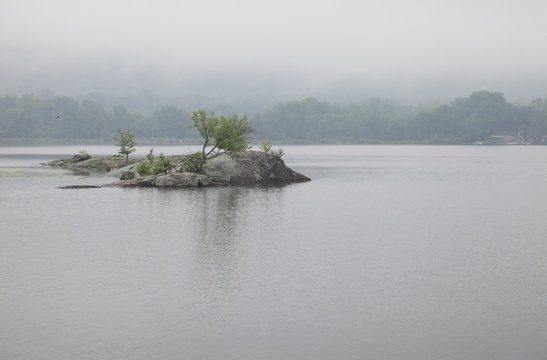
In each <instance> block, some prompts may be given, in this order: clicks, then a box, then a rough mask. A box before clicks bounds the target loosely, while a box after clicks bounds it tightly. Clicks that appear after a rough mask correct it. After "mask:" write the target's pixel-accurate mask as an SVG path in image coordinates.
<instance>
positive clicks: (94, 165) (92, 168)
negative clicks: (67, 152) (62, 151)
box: [43, 154, 138, 174]
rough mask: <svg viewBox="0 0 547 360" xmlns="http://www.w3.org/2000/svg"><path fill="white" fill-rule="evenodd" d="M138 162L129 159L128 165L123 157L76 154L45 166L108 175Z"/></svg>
mask: <svg viewBox="0 0 547 360" xmlns="http://www.w3.org/2000/svg"><path fill="white" fill-rule="evenodd" d="M137 162H138V160H136V159H129V161H128V163H126V162H125V158H124V157H121V156H116V155H111V156H104V157H99V158H91V156H89V155H88V154H76V155H74V156H72V158H70V159H61V160H53V161H49V162H46V163H44V164H43V165H48V166H55V167H63V168H68V169H71V170H74V171H77V172H81V173H88V174H89V173H94V172H95V173H97V172H99V173H108V172H110V171H113V170H115V169H119V168H122V167H125V166H127V165H128V164H135V163H137Z"/></svg>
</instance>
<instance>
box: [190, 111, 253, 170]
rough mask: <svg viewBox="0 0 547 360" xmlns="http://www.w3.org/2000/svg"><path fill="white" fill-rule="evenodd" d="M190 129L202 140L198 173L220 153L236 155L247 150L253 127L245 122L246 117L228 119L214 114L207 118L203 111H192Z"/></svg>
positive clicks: (236, 115)
mask: <svg viewBox="0 0 547 360" xmlns="http://www.w3.org/2000/svg"><path fill="white" fill-rule="evenodd" d="M191 120H192V124H190V126H189V127H190V128H191V129H195V130H197V132H198V133H199V134H200V135H201V137H202V138H203V144H202V145H203V147H202V149H201V160H200V162H199V166H198V172H203V168H204V166H205V162H206V161H207V160H208V159H211V158H213V157H215V156H218V155H219V154H222V153H236V152H241V151H244V150H246V149H247V147H248V146H249V143H250V142H251V137H250V135H249V134H250V133H252V132H253V131H254V129H253V127H252V126H251V125H249V123H248V122H247V115H244V116H243V117H241V118H240V117H239V115H238V114H235V113H234V114H232V116H230V117H229V118H227V117H225V116H224V115H222V116H220V117H218V116H215V113H211V115H209V116H207V114H206V113H205V111H204V110H198V111H194V113H193V115H192V118H191Z"/></svg>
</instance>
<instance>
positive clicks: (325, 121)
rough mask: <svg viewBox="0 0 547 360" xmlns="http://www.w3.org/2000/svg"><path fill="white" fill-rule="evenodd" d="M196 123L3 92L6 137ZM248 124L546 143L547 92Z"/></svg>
mask: <svg viewBox="0 0 547 360" xmlns="http://www.w3.org/2000/svg"><path fill="white" fill-rule="evenodd" d="M226 115H229V114H226ZM191 123H192V121H191V115H189V112H188V111H186V110H185V109H181V108H178V107H176V106H163V107H161V108H159V109H158V110H157V111H155V112H153V113H151V114H149V115H143V114H140V113H132V112H129V111H127V110H126V109H125V108H124V107H121V106H114V107H112V108H111V109H105V108H104V107H103V106H101V105H99V104H97V103H96V102H94V101H92V100H83V101H77V100H75V99H73V98H70V97H53V98H52V99H48V100H43V99H40V98H39V97H37V96H34V95H22V96H20V97H17V96H12V95H4V96H0V137H1V138H38V139H39V138H53V139H55V138H77V139H102V140H105V141H108V142H110V141H111V139H112V136H113V134H115V132H116V130H117V129H131V131H132V133H134V134H135V136H136V137H138V138H170V139H197V138H198V137H199V134H198V133H197V132H196V130H192V129H189V125H190V124H191ZM249 123H250V125H251V126H252V127H253V128H254V129H255V133H254V136H255V139H262V138H264V137H266V136H267V137H268V138H269V139H271V140H275V141H306V142H353V143H381V142H391V143H393V142H416V143H437V144H468V143H472V142H475V141H483V140H486V139H488V138H489V137H490V136H492V135H496V134H507V135H513V136H518V137H519V138H520V139H523V140H525V141H527V142H531V143H542V140H545V139H546V135H547V99H537V100H534V101H532V102H530V103H529V104H527V105H515V104H512V103H510V102H508V101H507V100H506V99H505V97H504V96H503V94H501V93H499V92H491V91H476V92H473V93H472V94H470V95H469V96H467V97H463V98H458V99H455V100H454V101H453V102H451V103H449V104H444V105H440V106H435V107H424V106H406V105H402V104H399V103H396V102H395V101H391V100H384V99H378V98H370V99H367V100H365V101H363V102H360V103H352V104H348V105H344V106H341V105H333V104H330V103H328V102H326V101H320V100H317V99H315V98H307V99H303V100H295V101H287V102H281V103H277V104H276V105H274V106H273V107H272V108H271V109H269V110H266V111H263V112H258V113H255V114H250V115H249Z"/></svg>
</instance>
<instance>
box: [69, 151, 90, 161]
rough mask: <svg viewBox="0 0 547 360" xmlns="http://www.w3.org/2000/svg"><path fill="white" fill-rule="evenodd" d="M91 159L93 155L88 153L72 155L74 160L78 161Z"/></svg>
mask: <svg viewBox="0 0 547 360" xmlns="http://www.w3.org/2000/svg"><path fill="white" fill-rule="evenodd" d="M89 159H91V156H90V155H89V154H88V153H79V154H74V155H72V160H73V161H74V162H75V163H77V162H80V161H85V160H89Z"/></svg>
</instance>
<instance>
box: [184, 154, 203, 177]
mask: <svg viewBox="0 0 547 360" xmlns="http://www.w3.org/2000/svg"><path fill="white" fill-rule="evenodd" d="M200 166H201V153H200V152H199V151H198V152H195V153H193V154H187V155H184V157H183V159H182V165H181V167H180V172H195V173H197V172H200Z"/></svg>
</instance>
